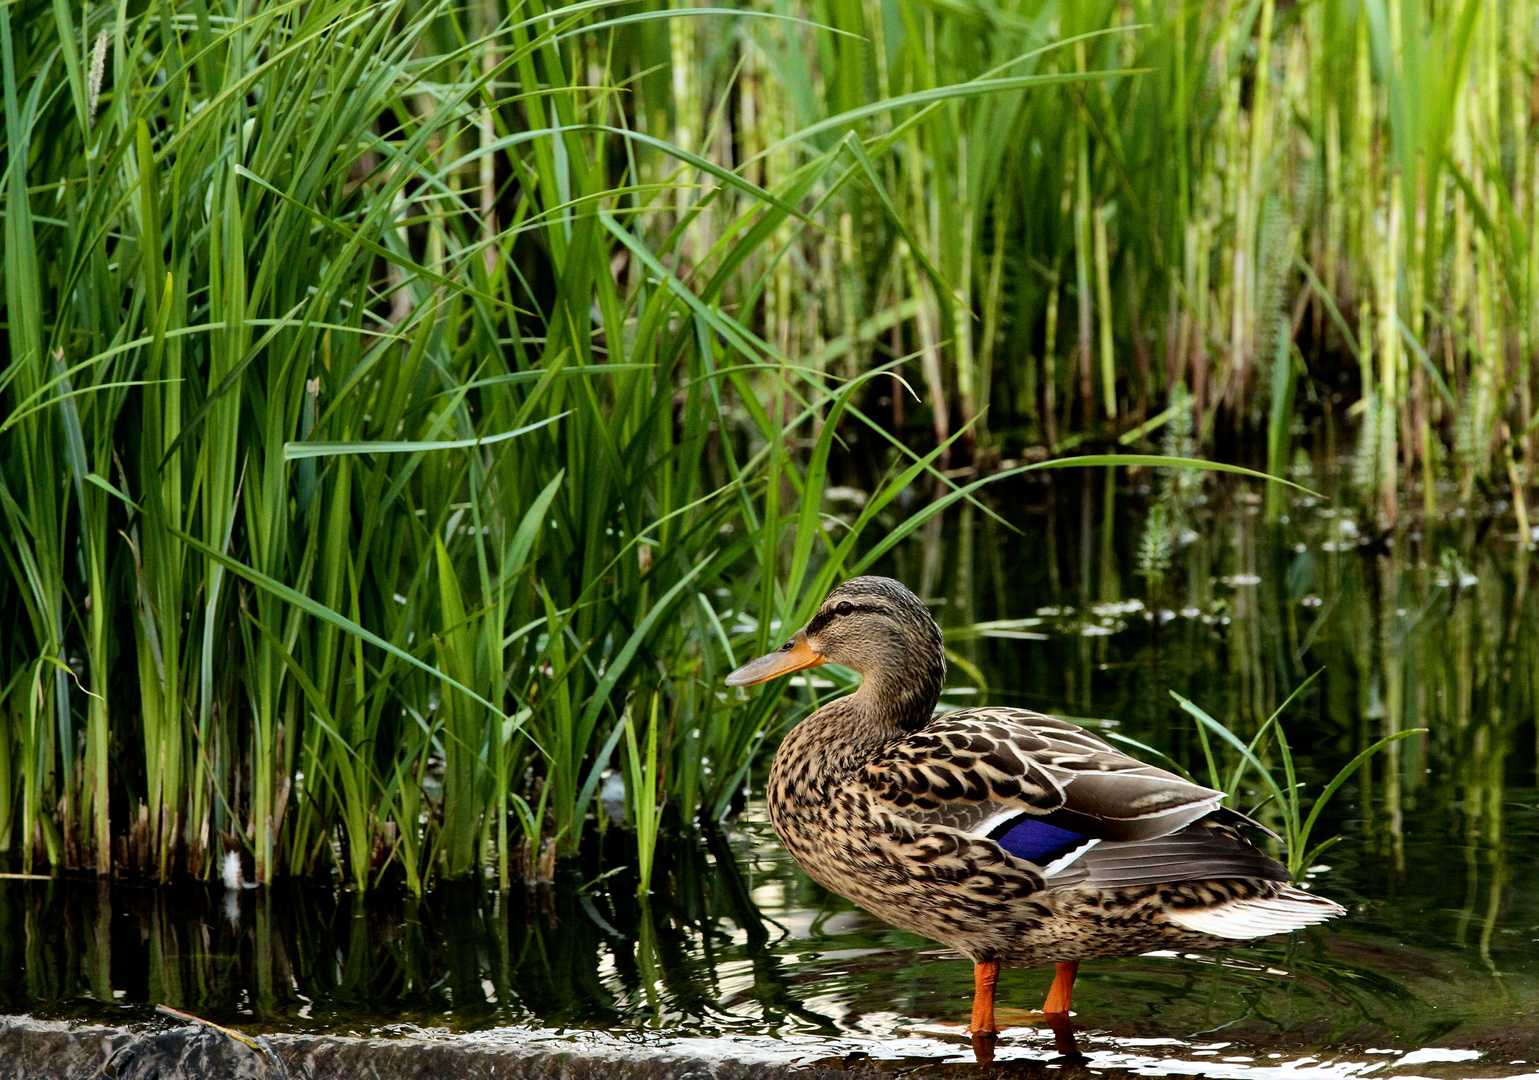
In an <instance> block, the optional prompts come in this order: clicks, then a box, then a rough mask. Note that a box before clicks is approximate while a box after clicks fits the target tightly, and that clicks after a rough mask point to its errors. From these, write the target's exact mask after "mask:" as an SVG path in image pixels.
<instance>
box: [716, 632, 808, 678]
mask: <svg viewBox="0 0 1539 1080" xmlns="http://www.w3.org/2000/svg"><path fill="white" fill-rule="evenodd" d="M825 662H826V661H824V659H823V657H822V656H821V655H820V654H818V653H817V652H815V651H814V650H813V648H812V646H811V645H808V644H807V638H806V637H805V636H804V635H802V634H797V635H796V637H795V638H794V639H792V643H791V647H790V648H789V649H777V650H776V651H775V652H772V653H770V654H769V655H768V656H761V657H759V659H757V660H750V661H749V662H748V663H746V664H744V665H743V666H742V667H740V668H738V669H737V670H736V671H734V672H733V673H732V674H731V675H728V676H727V685H728V686H752V685H753V684H754V683H761V682H766V681H768V680H770V679H773V678H775V677H776V676H778V675H789V674H790V673H791V672H793V671H801V670H802V669H803V668H810V667H817V666H818V665H819V664H822V663H825Z"/></svg>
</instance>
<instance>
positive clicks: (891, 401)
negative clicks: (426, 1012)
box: [0, 0, 1539, 892]
mask: <svg viewBox="0 0 1539 1080" xmlns="http://www.w3.org/2000/svg"><path fill="white" fill-rule="evenodd" d="M795 14H796V16H797V17H792V15H791V13H790V9H782V8H781V7H779V6H772V5H764V6H762V7H761V8H757V9H749V8H745V9H744V10H743V11H741V12H737V13H729V12H723V11H721V10H720V9H715V8H712V9H708V10H707V9H698V10H697V9H690V8H666V9H665V8H659V7H657V6H655V5H652V4H622V3H608V4H597V3H582V4H574V5H569V6H566V7H560V8H554V9H546V8H544V7H543V6H541V5H540V4H539V3H537V2H535V3H527V4H510V3H505V2H503V0H471V2H469V3H448V2H432V0H426V2H415V0H413V2H407V0H384V2H381V3H376V4H369V5H364V4H356V3H350V2H326V0H318V2H311V3H299V2H297V0H290V2H286V3H276V4H264V5H258V4H250V3H241V2H236V0H227V2H220V3H215V4H212V5H208V4H201V3H200V4H183V3H175V2H172V0H167V2H163V3H153V4H145V5H136V6H133V7H132V8H130V7H128V6H118V5H108V4H101V3H91V4H85V5H81V6H77V7H72V6H71V5H68V4H62V3H56V4H52V5H50V4H44V3H41V2H39V0H24V2H20V3H14V4H9V5H5V6H0V64H3V71H0V75H3V94H4V108H5V126H4V140H5V141H4V188H3V191H4V213H5V221H4V230H5V258H4V264H3V274H4V291H3V296H4V313H5V321H4V330H5V335H6V357H5V361H4V367H3V370H0V401H3V402H4V405H3V409H0V521H3V529H0V553H3V556H4V572H3V573H0V618H3V620H4V623H3V625H4V627H5V631H4V633H3V635H0V856H6V857H8V858H9V859H10V860H11V861H14V862H15V863H16V864H17V865H18V866H20V867H22V868H25V869H28V870H37V869H41V868H55V869H91V870H94V871H96V872H98V873H103V874H105V873H108V872H114V873H125V874H135V875H143V876H146V877H149V878H152V879H160V880H164V879H169V878H174V877H178V876H182V875H190V876H193V877H209V876H212V875H214V874H216V873H217V865H218V863H219V861H220V858H221V856H222V855H223V854H224V852H226V851H231V850H233V851H239V852H241V853H242V854H243V857H245V858H248V859H249V861H250V865H251V873H252V874H253V875H254V878H255V880H257V881H262V882H269V881H272V880H273V879H275V878H276V877H279V876H284V875H310V874H333V875H336V876H337V877H339V878H340V879H341V880H343V881H345V882H347V883H349V884H351V885H353V886H356V887H358V888H367V887H369V886H371V885H373V884H375V883H377V882H379V881H381V880H382V879H384V878H386V877H391V878H396V879H399V880H401V881H403V882H404V883H405V885H406V886H407V887H408V888H409V889H411V890H412V891H413V892H420V891H421V890H422V889H423V888H424V887H425V885H426V883H427V882H428V881H429V880H430V879H432V878H433V877H435V876H445V877H456V876H461V875H466V874H470V873H473V872H478V871H488V872H490V873H492V874H494V875H495V877H496V879H497V880H498V881H499V882H501V883H503V884H507V883H509V882H510V881H513V880H518V879H522V880H526V881H534V880H539V879H542V878H548V877H550V876H551V874H552V873H553V868H554V865H555V861H556V860H557V858H559V857H560V856H563V855H569V854H573V853H575V852H576V851H577V850H578V849H579V847H580V845H581V844H582V842H583V836H584V833H585V831H587V830H591V829H594V828H603V827H605V826H606V823H607V822H608V821H609V820H610V818H609V816H608V815H607V814H605V813H595V811H596V810H597V809H598V807H599V805H600V802H601V795H602V794H603V793H604V792H606V791H607V790H608V786H609V783H610V782H611V781H613V782H616V783H623V784H624V785H625V786H626V788H627V791H628V798H627V799H626V800H624V804H625V807H626V809H625V811H624V814H623V816H625V817H628V818H629V824H630V825H631V826H633V827H634V828H636V830H637V833H638V835H639V836H640V837H642V839H643V841H644V843H643V847H644V848H646V850H647V852H648V853H649V852H650V849H651V845H652V842H653V840H654V839H655V837H656V836H657V834H658V830H659V828H660V823H661V821H662V815H663V812H664V808H665V807H671V808H672V809H673V811H674V812H676V813H677V814H678V815H679V816H680V817H681V818H684V819H690V818H694V817H696V816H699V817H703V818H705V819H717V818H720V817H723V816H725V815H726V814H728V813H729V812H731V810H732V809H733V807H734V805H735V803H736V801H737V800H739V799H740V798H741V796H742V792H743V788H744V783H745V777H747V776H748V774H749V771H750V770H751V768H752V766H753V764H754V762H755V761H756V759H757V758H758V756H759V755H760V753H761V750H762V749H763V748H764V746H765V744H766V741H767V740H770V741H772V740H773V738H774V737H775V735H776V734H777V732H778V730H779V728H778V726H777V725H780V724H783V723H784V722H785V721H786V720H787V719H788V716H787V715H785V714H783V712H782V710H781V709H779V708H778V706H779V705H780V704H781V702H780V696H779V695H780V694H781V693H783V691H782V690H779V689H777V690H772V691H770V692H767V693H763V694H759V695H756V696H755V697H754V698H753V699H752V700H751V701H747V702H746V703H745V702H744V701H743V700H741V699H737V698H728V697H727V696H725V695H723V694H721V693H720V692H719V691H720V676H721V675H722V674H724V673H725V672H726V671H728V670H730V669H731V668H732V667H733V666H734V665H735V662H736V660H737V659H738V658H740V657H741V656H743V655H744V654H747V653H757V652H762V651H764V650H765V649H766V647H767V646H768V645H769V644H770V642H771V639H772V636H773V635H774V634H775V633H777V632H778V630H779V628H780V627H782V626H787V625H794V624H796V623H797V622H798V621H799V620H800V619H801V618H803V617H804V616H805V615H806V613H807V612H808V610H809V605H811V604H813V603H816V601H817V600H818V598H819V597H820V596H821V595H822V592H823V591H824V590H825V589H826V587H827V586H828V585H829V584H830V583H831V582H832V581H833V580H835V579H836V578H837V577H839V576H844V575H848V574H851V573H855V572H858V571H860V570H862V569H865V568H868V567H871V566H873V565H874V564H876V563H877V562H878V561H879V560H881V559H883V558H884V557H888V556H889V554H890V553H891V552H893V550H894V548H895V546H897V545H898V544H899V543H900V542H901V541H902V540H903V539H904V537H906V536H908V535H910V534H912V533H914V532H915V531H916V530H919V529H921V528H924V527H938V524H939V521H940V518H939V515H940V514H941V513H942V512H943V511H944V510H946V509H947V508H948V507H952V506H964V505H965V506H967V507H968V508H969V510H968V512H969V514H972V513H976V514H977V515H978V516H977V519H976V520H982V519H983V518H984V517H985V516H986V514H987V511H986V509H985V508H984V507H982V506H981V505H974V504H973V503H972V502H971V501H970V500H972V499H975V498H978V497H980V496H979V484H981V483H982V482H983V481H982V479H981V478H982V477H984V476H986V475H987V473H988V472H989V470H990V469H992V468H994V467H995V466H996V465H1003V464H1005V462H1006V460H1007V459H1014V460H1019V459H1022V458H1026V457H1040V456H1042V455H1043V453H1044V451H1045V452H1046V453H1049V454H1055V455H1057V454H1063V453H1066V452H1070V451H1074V450H1075V449H1076V448H1078V447H1080V446H1084V445H1087V444H1088V445H1096V446H1101V447H1110V448H1112V449H1117V448H1118V444H1120V445H1121V447H1122V448H1127V449H1133V450H1136V449H1140V448H1142V447H1143V446H1144V445H1145V444H1149V445H1153V444H1159V445H1160V446H1161V447H1162V448H1163V449H1164V450H1165V452H1166V453H1168V454H1171V455H1174V456H1182V457H1186V456H1193V455H1198V454H1203V453H1212V452H1214V451H1216V450H1218V451H1222V452H1223V453H1224V454H1225V455H1226V456H1237V457H1241V458H1243V459H1245V460H1247V461H1248V462H1249V463H1251V464H1253V465H1254V466H1255V467H1258V468H1264V469H1265V470H1266V471H1267V472H1268V473H1269V474H1270V475H1273V476H1276V477H1279V478H1281V477H1284V476H1289V475H1294V470H1295V469H1296V467H1297V466H1296V463H1297V462H1298V461H1299V460H1300V454H1301V452H1304V451H1307V450H1308V449H1311V448H1313V449H1316V450H1318V451H1319V452H1320V453H1321V454H1323V455H1325V456H1334V455H1335V454H1336V453H1337V452H1338V450H1339V449H1344V448H1345V447H1346V446H1348V445H1349V444H1350V445H1354V446H1355V455H1356V461H1357V468H1356V469H1355V474H1354V475H1355V486H1356V488H1357V490H1358V492H1359V493H1360V495H1361V498H1362V499H1363V501H1364V502H1365V503H1366V504H1368V505H1370V506H1371V507H1372V508H1373V510H1372V514H1371V515H1370V517H1371V522H1372V527H1374V528H1386V527H1391V526H1394V525H1395V524H1396V523H1397V522H1400V521H1401V520H1403V519H1404V518H1405V517H1406V516H1407V514H1406V510H1407V508H1412V509H1414V510H1415V511H1416V512H1417V513H1425V514H1426V515H1427V516H1428V518H1429V519H1430V518H1432V517H1433V516H1434V515H1436V514H1438V513H1440V512H1441V511H1442V510H1443V509H1446V508H1447V507H1448V506H1451V505H1455V506H1468V505H1472V502H1473V500H1475V499H1477V498H1478V497H1480V496H1482V495H1484V494H1486V493H1488V492H1489V491H1490V490H1491V489H1492V488H1493V486H1495V488H1497V489H1499V490H1500V491H1501V492H1502V493H1504V494H1505V495H1506V497H1508V498H1510V499H1511V502H1512V505H1513V506H1514V508H1515V513H1516V516H1517V521H1518V526H1519V538H1520V542H1521V543H1523V544H1524V545H1526V544H1527V543H1528V541H1529V535H1530V534H1529V531H1528V529H1529V526H1528V519H1527V511H1526V502H1525V497H1524V492H1525V489H1526V485H1527V482H1528V477H1529V476H1530V469H1531V466H1532V464H1533V448H1532V441H1533V440H1532V435H1533V428H1534V427H1535V426H1536V425H1539V419H1536V418H1535V417H1534V415H1533V409H1532V403H1531V394H1530V386H1531V380H1532V371H1531V368H1532V366H1533V365H1532V362H1531V360H1532V356H1533V351H1534V347H1535V342H1534V334H1535V333H1536V331H1539V292H1536V289H1539V235H1536V234H1535V230H1534V226H1535V224H1536V221H1539V219H1536V210H1535V204H1536V199H1539V156H1536V154H1539V144H1536V143H1535V140H1534V138H1533V136H1532V134H1531V132H1530V122H1531V121H1530V113H1531V108H1532V104H1533V100H1534V86H1533V82H1534V77H1535V72H1534V71H1533V69H1532V55H1533V53H1534V49H1533V47H1532V46H1533V42H1534V36H1535V34H1536V28H1535V15H1536V9H1534V8H1533V6H1532V5H1531V4H1530V3H1529V2H1528V0H1512V2H1510V3H1505V4H1499V5H1498V4H1480V3H1477V2H1475V0H1465V2H1463V3H1447V4H1437V5H1432V6H1431V7H1427V6H1425V5H1423V4H1421V3H1418V2H1415V0H1408V2H1400V0H1364V2H1362V3H1350V2H1345V0H1317V2H1315V3H1306V4H1296V5H1281V6H1279V5H1277V4H1276V3H1275V0H1250V2H1246V3H1242V2H1239V0H1222V2H1220V0H1212V2H1208V3H1196V2H1193V0H1185V2H1183V3H1181V4H1178V5H1155V4H1142V3H1104V4H1072V5H1070V4H1064V5H1059V4H1056V3H1048V2H1040V0H1016V2H1013V3H1010V4H1006V5H1003V6H995V5H977V6H968V5H934V6H932V5H926V4H923V3H919V2H916V0H870V2H862V3H853V2H844V0H839V2H833V0H830V2H827V3H814V4H812V5H808V6H806V8H805V10H801V9H798V10H796V12H795ZM1253 443H1254V444H1255V445H1256V446H1257V447H1259V448H1260V449H1257V450H1255V451H1251V450H1250V449H1249V447H1250V446H1251V445H1252V444H1253ZM1235 448H1237V449H1235ZM1302 460H1303V461H1304V462H1307V460H1308V458H1307V454H1306V455H1305V456H1304V457H1303V458H1302ZM1194 475H1195V474H1192V473H1189V472H1187V471H1184V470H1177V471H1175V472H1174V474H1173V477H1172V478H1171V479H1170V480H1169V481H1168V482H1166V484H1165V487H1164V488H1163V489H1162V495H1161V502H1160V506H1159V508H1158V513H1157V514H1151V515H1150V517H1149V519H1148V522H1147V524H1146V527H1145V528H1146V532H1145V535H1144V538H1143V541H1142V543H1141V544H1140V547H1139V562H1140V566H1141V570H1142V571H1143V572H1144V574H1145V578H1146V581H1147V582H1148V586H1149V588H1150V589H1151V590H1157V589H1159V588H1161V587H1162V585H1161V582H1162V580H1163V577H1164V575H1165V574H1166V573H1167V572H1171V563H1172V560H1173V558H1174V552H1175V550H1176V547H1177V544H1176V538H1178V537H1179V534H1180V533H1181V531H1182V529H1184V528H1185V524H1184V523H1185V520H1186V515H1187V513H1188V508H1189V506H1190V505H1191V504H1192V502H1193V500H1194V499H1196V498H1197V497H1198V488H1199V487H1200V483H1201V482H1200V480H1198V481H1195V482H1194V481H1193V480H1191V479H1190V477H1192V476H1194ZM834 478H839V479H845V478H848V479H849V480H851V481H852V482H853V483H852V484H844V485H841V486H843V487H845V488H849V487H852V486H854V485H856V484H858V488H857V489H856V490H855V491H854V492H853V493H852V492H849V491H846V492H845V494H846V495H849V496H850V500H849V501H848V502H846V503H844V504H839V503H836V502H835V501H833V496H834V495H835V494H836V493H835V492H832V491H828V490H826V489H827V488H829V487H830V485H831V484H832V480H833V479H834ZM958 485H965V486H958ZM920 488H923V489H924V491H925V494H924V495H922V496H921V495H920V494H919V489H920ZM1271 488H1272V490H1271V491H1270V492H1269V500H1268V504H1267V509H1268V513H1269V515H1271V516H1278V515H1280V514H1282V513H1283V512H1284V510H1285V507H1286V502H1285V499H1284V496H1283V494H1282V487H1281V485H1277V484H1274V485H1271ZM970 520H973V519H970ZM611 770H613V771H611ZM1295 809H1296V806H1295ZM1295 816H1296V815H1295ZM640 864H641V867H642V875H643V878H644V877H645V876H646V874H648V873H649V872H650V870H649V868H650V866H651V862H650V854H647V855H646V856H645V857H644V858H643V859H642V860H641V861H640ZM643 887H644V884H643Z"/></svg>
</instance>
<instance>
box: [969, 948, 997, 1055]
mask: <svg viewBox="0 0 1539 1080" xmlns="http://www.w3.org/2000/svg"><path fill="white" fill-rule="evenodd" d="M998 984H999V961H998V960H984V961H981V962H980V963H977V964H974V965H973V1022H972V1023H971V1024H969V1025H968V1028H967V1030H968V1031H969V1032H970V1033H971V1034H972V1037H973V1055H974V1056H975V1057H976V1058H977V1059H978V1063H979V1064H980V1065H987V1064H989V1063H990V1062H992V1061H993V1060H994V1044H995V1043H996V1042H998V1041H999V1025H998V1024H996V1023H994V987H995V986H997V985H998Z"/></svg>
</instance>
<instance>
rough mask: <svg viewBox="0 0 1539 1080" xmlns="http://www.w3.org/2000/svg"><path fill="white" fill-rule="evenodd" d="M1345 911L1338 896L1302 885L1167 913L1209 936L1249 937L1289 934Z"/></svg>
mask: <svg viewBox="0 0 1539 1080" xmlns="http://www.w3.org/2000/svg"><path fill="white" fill-rule="evenodd" d="M1345 913H1346V909H1345V908H1343V907H1342V906H1341V905H1340V904H1338V903H1336V902H1335V901H1334V900H1327V899H1325V897H1323V896H1311V895H1310V894H1309V893H1307V892H1302V891H1300V890H1298V889H1284V890H1283V891H1282V892H1280V893H1278V894H1277V895H1276V896H1269V897H1266V898H1265V899H1261V898H1257V899H1253V900H1231V901H1229V902H1228V903H1225V904H1219V905H1218V906H1217V907H1210V908H1187V909H1185V910H1179V911H1169V912H1167V913H1166V917H1167V918H1169V919H1170V921H1171V922H1173V923H1175V924H1176V925H1177V926H1183V927H1185V928H1186V929H1188V930H1194V931H1196V932H1197V933H1199V934H1207V935H1208V936H1209V937H1219V938H1229V939H1231V940H1234V941H1248V940H1250V939H1251V938H1261V937H1270V936H1271V935H1273V934H1286V933H1287V932H1288V931H1290V930H1297V929H1299V928H1301V927H1305V926H1313V925H1314V924H1315V923H1322V922H1325V920H1327V919H1334V918H1335V917H1336V916H1338V915H1343V914H1345Z"/></svg>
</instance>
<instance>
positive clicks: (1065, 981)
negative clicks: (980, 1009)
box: [973, 960, 1079, 1016]
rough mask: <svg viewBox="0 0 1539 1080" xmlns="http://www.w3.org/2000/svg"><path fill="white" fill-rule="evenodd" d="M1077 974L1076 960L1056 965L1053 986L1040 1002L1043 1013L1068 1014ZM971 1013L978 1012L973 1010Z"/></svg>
mask: <svg viewBox="0 0 1539 1080" xmlns="http://www.w3.org/2000/svg"><path fill="white" fill-rule="evenodd" d="M1078 974H1079V961H1078V960H1067V961H1064V962H1062V963H1060V964H1059V965H1058V971H1057V974H1056V975H1054V976H1053V988H1052V989H1051V990H1049V991H1048V992H1047V1000H1046V1001H1045V1002H1043V1003H1042V1011H1043V1012H1044V1013H1045V1014H1047V1015H1048V1016H1052V1015H1053V1014H1055V1013H1061V1014H1064V1015H1067V1014H1068V1012H1069V1002H1070V1000H1071V999H1072V998H1073V997H1074V976H1075V975H1078ZM973 1015H974V1016H977V1015H978V1014H977V1013H976V1012H974V1013H973Z"/></svg>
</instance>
